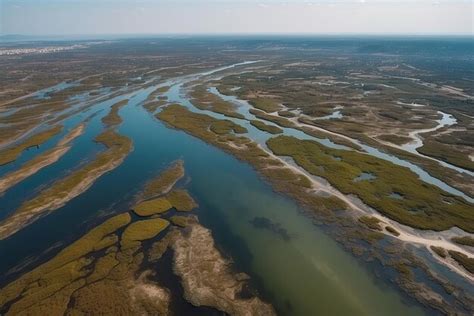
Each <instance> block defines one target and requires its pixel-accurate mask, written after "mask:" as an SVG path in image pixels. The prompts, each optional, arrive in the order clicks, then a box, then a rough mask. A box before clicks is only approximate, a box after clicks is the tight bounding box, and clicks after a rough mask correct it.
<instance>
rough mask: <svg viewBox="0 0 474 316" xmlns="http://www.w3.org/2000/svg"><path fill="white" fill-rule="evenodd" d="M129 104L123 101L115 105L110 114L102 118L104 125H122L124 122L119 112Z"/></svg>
mask: <svg viewBox="0 0 474 316" xmlns="http://www.w3.org/2000/svg"><path fill="white" fill-rule="evenodd" d="M127 103H128V100H122V101H120V102H117V103H115V104H113V105H112V106H111V107H110V111H109V113H108V114H107V115H106V116H104V117H103V118H102V123H104V125H105V126H106V127H112V126H116V125H119V124H120V123H122V121H123V120H122V118H121V117H120V115H119V113H118V112H119V110H120V109H121V108H122V107H123V106H124V105H126V104H127Z"/></svg>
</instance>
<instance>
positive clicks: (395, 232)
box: [385, 226, 400, 236]
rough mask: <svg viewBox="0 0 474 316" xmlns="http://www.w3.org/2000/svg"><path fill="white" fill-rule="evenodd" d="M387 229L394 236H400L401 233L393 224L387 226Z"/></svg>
mask: <svg viewBox="0 0 474 316" xmlns="http://www.w3.org/2000/svg"><path fill="white" fill-rule="evenodd" d="M385 230H386V231H388V232H389V233H390V234H392V235H394V236H400V233H399V232H398V231H397V230H396V229H395V228H393V227H391V226H385Z"/></svg>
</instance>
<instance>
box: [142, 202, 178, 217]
mask: <svg viewBox="0 0 474 316" xmlns="http://www.w3.org/2000/svg"><path fill="white" fill-rule="evenodd" d="M172 207H173V206H172V205H171V203H170V202H169V201H168V200H167V199H165V198H157V199H154V200H149V201H145V202H141V203H140V204H138V205H136V206H134V207H133V211H134V212H135V213H136V214H137V215H139V216H151V215H154V214H161V213H164V212H166V211H168V210H169V209H171V208H172Z"/></svg>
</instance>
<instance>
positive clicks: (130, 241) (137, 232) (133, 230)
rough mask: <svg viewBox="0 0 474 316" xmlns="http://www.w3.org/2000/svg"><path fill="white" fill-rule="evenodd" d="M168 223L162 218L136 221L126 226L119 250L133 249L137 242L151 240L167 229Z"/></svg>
mask: <svg viewBox="0 0 474 316" xmlns="http://www.w3.org/2000/svg"><path fill="white" fill-rule="evenodd" d="M168 225H169V222H168V221H167V220H165V219H162V218H153V219H147V220H143V221H136V222H133V223H132V224H130V225H129V226H127V228H126V229H125V231H124V232H123V234H122V239H121V241H120V245H121V249H127V248H131V247H135V246H136V245H137V243H138V242H140V241H143V240H147V239H152V238H154V237H155V236H157V235H158V234H159V233H160V232H162V231H163V230H164V229H165V228H166V227H168Z"/></svg>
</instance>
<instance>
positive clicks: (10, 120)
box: [0, 37, 474, 315]
mask: <svg viewBox="0 0 474 316" xmlns="http://www.w3.org/2000/svg"><path fill="white" fill-rule="evenodd" d="M157 42H159V43H160V45H156V43H157ZM12 45H13V44H12ZM25 45H34V43H29V44H25ZM391 45H396V47H397V55H396V57H394V56H385V55H383V54H380V52H379V51H378V50H377V47H380V48H381V49H382V48H384V49H391V48H390V47H392V46H390V45H389V44H388V41H387V40H384V39H376V38H367V39H364V40H360V41H357V40H354V39H344V40H340V39H337V38H336V39H330V38H326V39H321V38H293V39H289V38H280V37H269V38H246V37H232V38H220V37H216V38H206V37H202V38H189V39H179V38H157V39H133V40H132V39H123V40H116V41H110V42H108V41H104V42H103V43H101V44H98V45H94V46H88V47H84V48H80V49H79V50H78V51H76V52H72V51H66V52H60V53H51V54H47V55H28V54H26V55H22V56H21V57H11V56H8V55H6V56H0V69H1V70H2V71H3V72H4V73H5V74H6V76H2V78H1V79H0V81H1V82H2V87H3V88H2V89H4V90H5V91H7V92H5V93H2V94H0V123H1V126H0V128H1V130H2V131H5V133H4V135H5V137H3V138H4V139H2V142H1V144H0V162H1V163H0V189H1V190H0V191H2V195H1V196H0V252H1V253H2V254H8V256H4V258H5V259H4V260H2V261H1V262H0V271H1V273H0V276H1V277H0V313H1V314H5V315H16V314H22V313H23V314H35V315H42V314H55V315H56V314H57V315H77V314H114V315H117V314H118V315H130V314H145V315H147V314H150V315H157V314H158V315H184V314H185V315H221V314H222V313H226V314H229V315H275V314H278V315H314V314H326V315H342V314H351V315H381V314H383V315H400V314H403V315H431V314H446V315H451V314H459V315H470V314H472V312H473V306H474V274H473V265H474V251H473V249H474V248H473V243H472V241H473V239H474V235H473V233H474V217H473V216H472V214H474V213H473V210H474V204H473V198H472V193H473V192H472V188H471V185H472V183H474V177H473V174H472V169H471V168H470V164H469V161H470V160H472V158H471V156H470V155H472V153H470V149H469V148H471V149H472V146H473V142H472V139H471V136H472V135H471V134H472V131H473V126H472V124H473V123H472V117H473V116H474V113H473V112H472V102H473V97H472V95H474V91H473V90H472V86H471V85H470V80H474V79H472V78H474V77H473V74H472V72H469V70H466V69H470V68H469V67H464V66H469V65H472V60H473V59H472V51H471V52H470V51H469V49H467V47H468V44H466V42H465V40H464V39H459V40H458V41H454V42H452V41H449V40H443V39H423V38H422V39H418V40H410V39H397V40H396V41H395V44H393V43H392V44H391ZM397 45H398V46H397ZM440 46H443V47H450V49H452V51H451V53H450V54H449V56H448V55H444V54H438V53H437V52H438V51H439V50H438V48H439V47H440ZM210 47H211V48H212V53H210V50H209V48H210ZM229 47H232V48H233V49H229ZM275 47H279V49H274V48H275ZM408 48H410V49H408ZM454 48H456V50H455V49H454ZM404 50H407V51H404ZM426 56H430V58H433V59H436V60H437V63H434V64H430V63H427V62H426V60H427V59H426ZM165 57H166V58H165ZM127 60H128V61H127ZM130 60H133V62H130ZM45 64H48V65H49V67H46V66H45ZM440 64H456V65H459V67H451V68H449V70H447V69H444V68H443V69H441V68H439V67H438V66H436V65H440ZM55 65H56V66H58V67H56V68H55V69H58V72H57V73H56V74H55V76H54V79H53V78H52V76H45V75H44V74H45V73H46V74H47V73H48V72H51V71H52V70H50V69H52V68H53V66H55ZM59 65H61V66H62V67H59ZM406 65H410V67H408V66H406ZM415 67H416V68H415ZM413 68H415V69H416V70H414V69H413ZM413 77H416V78H417V80H411V79H406V78H413ZM470 78H471V79H470ZM20 79H24V80H20ZM18 82H20V83H21V84H18ZM445 86H450V87H456V88H457V89H461V90H462V92H463V93H454V92H453V91H455V92H456V91H460V90H452V89H446V88H443V87H445ZM414 104H423V105H424V106H415V105H414ZM440 112H441V113H444V114H443V115H442V118H440V114H439V113H440ZM448 116H449V118H450V120H449V122H448V123H449V124H448V123H447V124H444V123H443V122H441V121H440V120H443V118H447V117H448ZM414 140H416V141H417V144H416V145H413V144H411V145H410V142H411V141H414Z"/></svg>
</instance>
